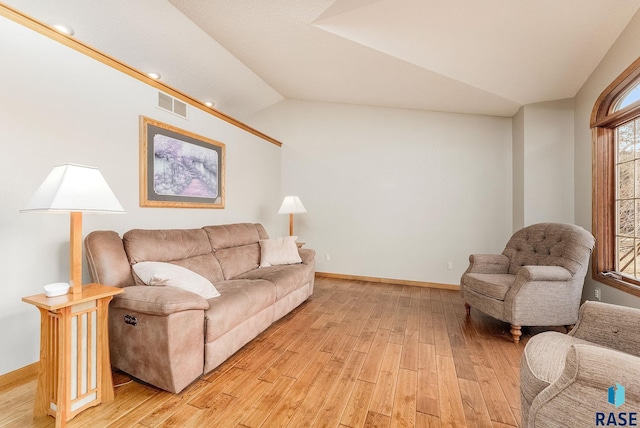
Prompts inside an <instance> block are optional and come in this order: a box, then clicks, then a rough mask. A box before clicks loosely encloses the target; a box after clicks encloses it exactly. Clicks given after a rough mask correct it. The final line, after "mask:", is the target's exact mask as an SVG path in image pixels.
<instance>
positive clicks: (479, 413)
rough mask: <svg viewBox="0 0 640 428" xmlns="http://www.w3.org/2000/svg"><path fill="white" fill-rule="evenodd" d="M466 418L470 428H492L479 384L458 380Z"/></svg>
mask: <svg viewBox="0 0 640 428" xmlns="http://www.w3.org/2000/svg"><path fill="white" fill-rule="evenodd" d="M458 385H459V386H460V395H461V397H462V406H463V408H464V416H465V419H466V422H467V426H468V427H475V428H491V426H492V423H491V417H490V416H489V411H488V410H487V406H486V405H485V403H484V397H483V396H482V391H481V389H480V385H479V384H478V382H475V381H471V380H468V379H461V378H459V379H458Z"/></svg>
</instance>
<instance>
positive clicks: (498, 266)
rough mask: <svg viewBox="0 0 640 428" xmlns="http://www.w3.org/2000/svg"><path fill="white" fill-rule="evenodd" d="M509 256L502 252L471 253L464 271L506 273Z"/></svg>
mask: <svg viewBox="0 0 640 428" xmlns="http://www.w3.org/2000/svg"><path fill="white" fill-rule="evenodd" d="M508 272H509V257H507V256H505V255H502V254H471V255H470V256H469V267H468V268H467V271H466V272H465V273H508Z"/></svg>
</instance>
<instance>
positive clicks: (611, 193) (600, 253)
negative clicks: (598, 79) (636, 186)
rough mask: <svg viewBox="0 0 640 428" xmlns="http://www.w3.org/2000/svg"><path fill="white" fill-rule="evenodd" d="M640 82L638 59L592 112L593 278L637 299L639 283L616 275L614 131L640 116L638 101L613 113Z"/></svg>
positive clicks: (601, 97) (611, 86) (639, 294)
mask: <svg viewBox="0 0 640 428" xmlns="http://www.w3.org/2000/svg"><path fill="white" fill-rule="evenodd" d="M638 82H640V58H638V59H636V60H635V61H634V62H633V63H632V64H631V65H630V66H629V67H627V69H626V70H625V71H623V72H622V74H620V76H618V78H617V79H615V80H614V81H613V82H612V83H611V84H610V85H609V86H608V87H607V88H606V89H605V90H604V91H603V92H602V94H601V95H600V97H598V99H597V100H596V103H595V105H594V107H593V111H592V113H591V121H590V126H591V132H592V140H593V160H592V161H593V164H592V172H593V183H592V226H593V235H594V236H595V238H596V245H595V248H594V251H593V257H592V277H593V279H595V280H596V281H598V282H601V283H604V284H607V285H609V286H612V287H614V288H617V289H619V290H622V291H624V292H627V293H629V294H633V295H635V296H639V297H640V280H639V279H636V278H630V277H626V276H624V277H623V276H621V275H619V274H617V273H615V271H614V269H615V257H616V256H615V235H616V204H615V196H616V176H615V165H616V144H615V143H616V140H615V129H616V127H618V126H619V125H622V124H623V123H625V122H628V121H630V120H633V119H635V118H638V117H640V101H636V102H635V103H633V104H630V105H628V106H626V107H625V108H623V109H620V110H618V111H612V109H613V108H614V107H615V105H616V103H617V102H618V100H619V99H620V98H622V97H624V96H625V94H626V93H627V91H628V90H629V89H630V88H631V87H632V86H634V85H635V84H637V83H638Z"/></svg>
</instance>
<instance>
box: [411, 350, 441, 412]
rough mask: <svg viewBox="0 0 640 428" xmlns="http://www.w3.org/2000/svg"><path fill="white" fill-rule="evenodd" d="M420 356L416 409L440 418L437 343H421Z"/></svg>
mask: <svg viewBox="0 0 640 428" xmlns="http://www.w3.org/2000/svg"><path fill="white" fill-rule="evenodd" d="M418 356H419V358H418V387H417V401H416V410H417V411H418V412H422V413H425V414H429V415H432V416H435V417H438V418H439V416H440V403H439V400H438V397H439V395H438V367H437V364H436V347H435V345H429V344H427V343H419V344H418ZM439 420H440V419H438V421H439Z"/></svg>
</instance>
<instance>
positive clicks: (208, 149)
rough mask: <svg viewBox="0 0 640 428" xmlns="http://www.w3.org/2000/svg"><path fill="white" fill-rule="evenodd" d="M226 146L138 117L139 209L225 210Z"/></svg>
mask: <svg viewBox="0 0 640 428" xmlns="http://www.w3.org/2000/svg"><path fill="white" fill-rule="evenodd" d="M224 169H225V145H224V144H223V143H220V142H218V141H214V140H211V139H209V138H205V137H202V136H200V135H196V134H194V133H192V132H189V131H185V130H184V129H179V128H176V127H173V126H170V125H167V124H165V123H162V122H158V121H155V120H153V119H149V118H147V117H144V116H140V206H141V207H167V208H224Z"/></svg>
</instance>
